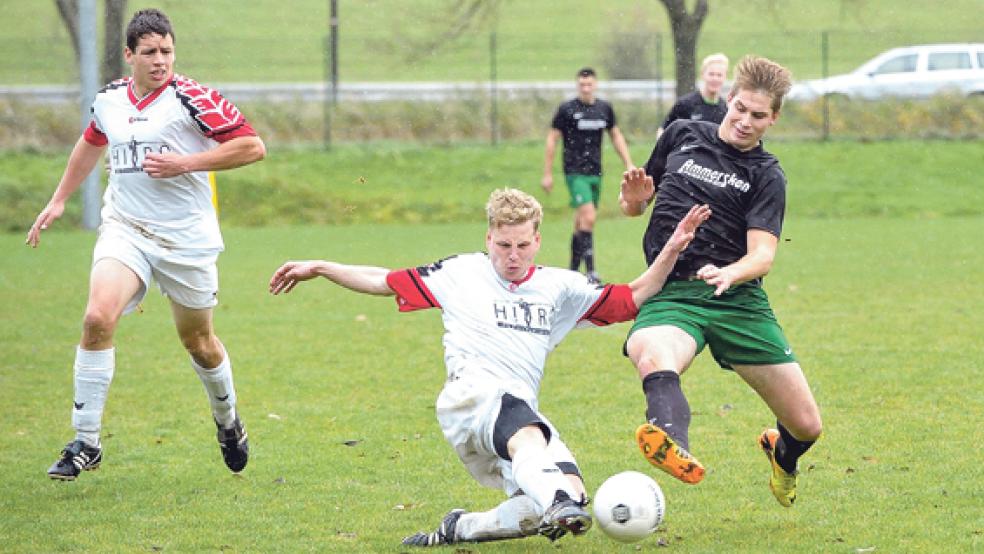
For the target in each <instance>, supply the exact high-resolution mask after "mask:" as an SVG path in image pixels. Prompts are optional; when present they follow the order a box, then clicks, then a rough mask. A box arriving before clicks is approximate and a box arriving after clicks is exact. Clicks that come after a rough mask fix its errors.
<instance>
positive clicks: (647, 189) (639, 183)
mask: <svg viewBox="0 0 984 554" xmlns="http://www.w3.org/2000/svg"><path fill="white" fill-rule="evenodd" d="M621 192H622V200H624V201H626V202H629V203H642V202H649V200H650V199H651V198H652V197H653V195H654V194H656V186H655V185H654V184H653V178H652V176H650V175H646V170H645V169H644V168H641V167H633V168H631V169H629V170H627V171H626V172H625V173H623V174H622V190H621Z"/></svg>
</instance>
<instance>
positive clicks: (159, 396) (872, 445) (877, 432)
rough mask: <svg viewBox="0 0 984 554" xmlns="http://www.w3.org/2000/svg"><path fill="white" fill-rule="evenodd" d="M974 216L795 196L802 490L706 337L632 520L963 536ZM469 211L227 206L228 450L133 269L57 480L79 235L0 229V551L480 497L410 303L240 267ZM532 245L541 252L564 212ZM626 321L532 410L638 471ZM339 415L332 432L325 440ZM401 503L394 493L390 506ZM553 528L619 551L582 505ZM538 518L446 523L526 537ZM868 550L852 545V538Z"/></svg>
mask: <svg viewBox="0 0 984 554" xmlns="http://www.w3.org/2000/svg"><path fill="white" fill-rule="evenodd" d="M980 224H981V221H980V218H979V217H975V218H965V217H946V218H918V219H911V218H896V217H878V216H873V217H847V218H835V219H831V218H817V217H796V218H792V219H791V220H790V221H789V222H788V225H787V229H786V233H785V236H786V238H788V239H790V241H789V242H785V243H783V246H782V247H781V250H780V256H779V259H778V262H777V268H776V270H775V271H774V273H773V274H772V275H771V276H770V277H769V278H768V280H767V286H766V288H767V290H768V291H769V293H770V295H771V296H772V301H773V304H774V306H775V308H776V310H777V313H778V315H779V317H780V320H781V321H782V322H783V323H784V326H785V329H786V331H787V333H788V335H789V336H790V338H791V340H792V342H793V344H794V345H795V346H796V348H797V351H798V353H799V356H800V357H801V359H802V361H803V364H804V366H805V368H806V369H807V371H808V374H809V376H810V379H811V383H812V386H813V389H814V391H815V393H816V396H817V398H818V401H819V402H820V404H821V408H822V410H823V415H824V421H825V428H826V431H825V433H826V436H825V438H824V439H823V440H822V441H821V442H820V443H818V445H817V446H816V447H815V448H814V450H813V451H812V452H811V453H810V454H809V455H808V456H807V458H805V459H804V468H803V470H804V471H803V473H804V476H803V478H802V485H801V495H800V501H799V503H798V504H797V505H796V507H795V508H793V509H788V510H787V509H783V508H781V507H780V506H778V504H776V503H775V501H774V500H773V499H772V497H771V495H770V494H769V492H768V489H767V487H766V479H767V471H768V466H767V462H766V461H765V459H764V457H763V456H762V455H761V453H760V452H759V451H758V450H757V449H756V448H755V444H754V439H755V436H756V434H757V433H758V431H759V430H760V429H761V428H762V427H763V426H766V425H769V424H770V423H771V419H770V418H769V416H768V412H767V410H766V408H765V407H764V405H763V404H762V403H761V402H760V401H759V400H758V399H757V398H756V397H755V396H754V395H753V394H752V393H751V392H750V390H748V389H747V387H745V386H744V385H743V384H741V383H740V382H739V380H738V379H737V378H736V377H735V376H734V375H732V374H730V373H726V372H722V371H720V370H718V369H716V367H714V366H713V364H712V362H711V361H710V359H709V357H707V356H706V355H705V356H703V357H701V358H699V360H698V362H697V363H696V364H695V366H694V367H693V368H692V369H691V371H690V372H689V373H688V376H687V378H686V379H685V389H686V390H687V392H688V394H689V397H690V403H691V406H692V408H693V410H694V423H693V427H692V431H691V436H692V443H693V446H694V450H695V452H696V453H697V454H698V456H700V457H701V459H702V460H703V461H704V462H705V464H707V465H708V466H709V468H710V473H709V475H708V478H707V479H705V481H704V483H702V484H701V485H700V486H698V487H689V486H685V485H682V484H679V483H677V482H672V481H670V480H668V479H666V478H663V477H662V476H660V475H656V478H657V479H658V480H659V482H660V483H661V485H662V486H663V489H664V492H665V493H666V496H667V499H668V506H669V508H668V509H669V512H668V515H667V519H666V522H665V524H664V525H663V527H662V528H661V529H660V530H659V531H658V532H657V535H656V537H654V538H650V539H648V540H647V541H645V542H643V543H641V545H640V546H639V548H640V549H641V550H642V551H657V550H660V549H662V548H663V547H661V546H659V543H658V541H659V540H660V539H662V541H663V542H664V543H665V544H667V545H668V546H669V548H671V549H672V550H675V551H679V552H720V551H722V550H727V551H747V552H762V551H772V552H871V551H877V552H926V551H936V552H968V551H972V550H975V549H980V548H982V547H984V536H982V533H984V518H982V512H981V509H980V507H981V505H982V501H984V498H982V492H981V487H980V483H981V482H982V479H984V474H982V470H981V466H980V460H981V455H982V450H981V444H982V440H981V439H982V438H984V437H982V435H981V431H980V425H979V422H980V421H981V419H982V417H984V409H982V406H984V397H982V389H981V387H979V386H978V385H977V383H978V382H979V380H980V379H981V378H982V377H984V367H982V362H981V360H982V359H984V347H982V343H981V341H980V335H979V329H981V328H982V327H984V316H982V314H981V311H980V310H979V309H977V307H978V306H980V305H982V302H984V293H982V292H981V289H980V287H979V282H978V279H977V278H976V277H975V276H979V275H981V274H984V262H982V258H981V256H980V255H979V252H978V251H977V246H976V242H975V241H973V240H965V239H963V237H972V236H974V235H976V234H977V233H979V229H980ZM641 229H642V221H641V220H624V219H618V220H606V221H603V222H602V225H601V227H600V228H599V235H598V252H599V256H600V260H599V264H600V266H601V268H602V269H603V270H604V272H605V274H606V276H607V277H608V278H610V279H614V280H626V279H629V278H631V277H633V276H634V274H635V273H636V272H637V271H639V270H640V267H641V259H640V258H641V256H640V254H639V252H638V246H637V244H638V237H639V235H640V233H641ZM482 232H483V228H482V225H481V224H466V223H457V224H440V225H432V224H422V225H401V224H391V225H352V226H339V227H321V226H294V227H281V228H264V229H244V228H230V229H227V230H226V238H227V243H228V250H227V252H226V254H224V256H223V258H222V260H221V264H220V267H221V272H222V285H223V288H222V303H221V306H220V307H219V308H218V311H217V314H218V315H217V321H218V331H219V333H220V335H221V336H222V338H223V340H224V341H225V343H226V344H227V346H228V348H229V350H230V352H231V353H232V355H233V360H234V364H235V368H236V379H237V385H238V389H239V397H240V399H241V408H242V413H243V416H244V419H245V421H246V422H247V425H248V428H249V430H250V436H251V439H252V446H253V457H252V460H251V462H250V467H249V468H247V470H246V471H245V473H244V474H243V476H242V477H232V476H230V475H229V474H228V473H227V471H226V470H225V468H224V467H223V466H222V464H221V461H220V457H219V454H218V451H217V449H216V447H215V444H214V438H213V427H212V424H211V422H210V421H209V416H208V408H207V403H206V400H205V397H204V395H203V393H202V390H201V385H199V384H198V382H197V379H196V377H195V376H194V374H193V372H192V371H191V369H190V368H189V367H188V364H187V362H186V358H185V356H184V355H183V354H182V352H181V348H180V346H179V344H178V342H177V340H176V339H175V336H174V332H173V330H172V328H171V327H170V324H169V321H168V319H169V316H168V309H167V307H166V305H165V303H164V301H163V300H162V299H161V298H160V296H159V295H158V294H156V292H152V293H151V294H150V295H149V296H148V299H147V300H146V301H145V303H144V308H145V311H144V313H142V314H138V315H132V316H129V317H127V318H126V319H125V320H124V321H123V323H122V325H121V327H120V332H119V334H118V340H117V348H118V370H117V374H116V380H115V382H114V385H113V390H112V394H111V396H110V401H109V405H108V408H107V414H106V419H105V427H104V432H105V437H106V438H105V448H106V461H105V463H104V466H103V467H102V468H101V469H100V470H99V471H97V472H93V473H87V474H85V475H83V476H82V478H81V479H80V480H79V481H77V482H75V483H59V482H51V481H49V480H48V479H47V478H45V477H44V475H43V472H44V470H45V468H46V467H47V465H48V464H49V463H50V462H51V461H52V460H53V459H54V456H55V454H57V450H58V448H60V446H61V444H62V443H63V441H65V440H67V439H68V438H69V437H70V426H69V413H70V406H69V400H70V395H71V393H70V390H71V369H70V368H71V360H72V345H73V343H75V341H76V340H77V338H78V330H79V318H80V316H81V311H82V308H83V303H84V296H85V294H84V291H85V287H86V271H85V268H86V266H87V264H88V258H89V255H90V248H91V245H92V242H93V236H92V235H91V234H87V233H81V232H62V233H53V234H50V235H48V236H46V237H45V243H44V244H43V245H42V247H41V249H40V250H37V251H31V250H29V249H27V248H24V247H23V246H21V245H20V243H21V240H22V237H21V235H20V234H6V235H0V247H2V248H3V251H4V252H5V255H4V259H3V262H2V268H3V269H2V272H0V303H2V305H3V306H5V307H6V309H5V310H4V311H5V315H4V318H3V319H2V320H0V321H2V324H0V337H2V340H3V344H4V348H3V349H2V354H0V368H2V369H0V403H2V405H3V406H4V407H5V410H4V411H3V415H2V416H0V468H2V471H3V474H4V476H5V477H4V479H3V480H2V482H0V512H2V513H3V514H4V516H3V518H0V544H3V548H2V550H4V551H6V552H49V551H56V550H68V551H75V550H86V551H132V552H147V551H151V552H157V551H163V552H189V551H213V552H214V551H235V552H274V551H277V552H301V551H311V552H396V551H400V550H401V549H400V548H399V547H398V542H399V539H400V538H401V537H402V536H404V535H405V534H407V533H410V532H412V531H415V530H418V529H423V528H428V527H431V526H433V525H435V524H436V523H437V521H438V520H439V519H440V517H441V516H442V515H443V514H444V512H445V511H446V510H447V509H450V508H452V507H455V506H462V507H465V508H468V509H483V508H486V507H489V506H491V505H493V504H494V503H496V502H498V500H499V497H498V495H497V493H495V492H494V491H491V490H485V489H481V488H479V487H478V486H477V485H475V484H473V483H472V482H471V480H470V478H469V477H468V476H467V474H466V472H465V471H464V470H463V469H462V468H461V467H460V466H459V464H458V463H457V460H456V458H455V456H454V454H453V453H452V451H451V450H450V448H448V447H447V446H446V445H445V443H444V441H443V439H442V437H441V435H440V431H439V429H438V427H437V425H436V422H435V421H434V417H433V403H434V398H435V396H436V394H437V392H438V390H439V388H440V386H441V383H442V380H443V374H444V370H443V367H442V354H441V348H440V318H439V317H438V314H437V313H436V312H430V313H415V314H405V315H401V314H398V313H396V310H395V306H394V305H393V304H392V300H390V299H374V298H367V297H362V296H359V295H356V294H353V293H349V292H347V291H343V290H341V289H335V288H332V287H330V286H329V285H328V283H327V282H320V283H316V284H311V285H309V286H306V287H302V288H300V289H298V290H297V291H296V292H295V293H294V294H292V295H290V296H287V297H284V298H274V297H271V296H269V295H268V294H267V293H266V291H265V289H266V281H267V279H268V277H269V274H270V273H271V272H272V271H273V269H275V268H276V266H277V265H279V263H281V262H282V261H283V260H285V259H288V258H305V257H314V256H317V257H333V258H335V259H341V260H345V261H349V262H354V263H370V264H384V265H389V266H394V267H395V266H406V265H412V264H417V263H421V262H426V261H431V260H433V259H436V258H437V257H440V256H442V255H444V254H447V253H450V252H455V251H472V250H476V249H479V248H481V239H482ZM544 232H545V239H544V240H545V244H546V245H547V246H546V247H545V248H544V250H543V252H542V255H541V258H540V261H541V262H543V263H548V264H563V263H564V261H565V257H566V252H565V250H566V249H565V247H564V245H565V244H566V242H567V241H566V238H567V224H566V221H563V222H562V221H559V220H558V219H557V218H552V219H551V220H550V221H548V222H547V225H546V227H545V230H544ZM625 330H626V327H625V326H624V325H619V326H615V327H611V328H606V329H602V330H595V331H578V332H576V333H575V334H573V335H572V336H570V337H568V340H567V342H565V343H564V344H563V345H561V347H560V348H559V349H558V350H557V352H556V353H555V354H554V355H553V356H552V357H551V359H550V361H549V363H548V368H547V374H546V379H545V382H544V387H543V392H542V409H543V410H544V412H545V413H547V414H548V415H550V416H551V418H552V419H553V420H554V422H555V423H556V424H557V425H558V427H559V428H560V429H561V431H562V432H563V433H564V436H565V437H566V439H567V442H568V443H569V444H570V445H571V446H572V448H573V449H574V451H575V453H576V455H577V456H578V459H579V462H580V464H581V466H582V469H583V470H584V472H585V476H586V480H587V484H588V486H589V488H590V489H592V490H593V489H594V488H595V487H597V486H598V485H599V484H600V483H601V481H602V480H603V479H604V478H605V477H607V476H608V475H610V474H612V473H615V472H617V471H621V470H627V469H634V470H640V471H647V472H648V471H649V470H648V469H647V466H646V463H645V461H643V460H642V458H641V457H640V456H639V455H638V454H637V452H636V450H635V447H634V445H633V444H632V439H631V432H632V429H634V426H635V425H636V424H637V423H638V422H639V421H640V419H641V417H642V414H643V411H644V402H643V398H642V395H641V392H640V388H639V384H638V380H637V378H636V377H635V376H634V371H633V370H632V368H631V365H630V364H629V363H628V362H627V361H626V360H625V359H623V358H622V357H621V356H620V354H619V349H620V345H621V342H622V340H623V337H624V332H625ZM347 441H356V443H355V444H354V446H347V445H346V442H347ZM401 507H402V509H401ZM557 548H559V549H560V550H562V551H567V552H633V551H638V550H637V549H636V548H635V547H632V546H618V545H616V544H615V543H613V542H611V541H610V540H608V539H607V538H606V537H604V535H602V534H601V533H600V532H597V531H593V532H591V533H589V534H588V535H587V536H586V537H583V538H580V539H578V540H571V539H565V540H562V541H561V542H559V543H558V546H557ZM546 549H548V546H547V543H546V541H544V540H542V539H531V540H527V541H521V542H514V543H498V544H483V545H465V546H464V548H463V549H461V550H456V551H457V552H527V551H538V550H546ZM870 549H875V550H870Z"/></svg>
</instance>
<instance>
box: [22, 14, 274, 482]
mask: <svg viewBox="0 0 984 554" xmlns="http://www.w3.org/2000/svg"><path fill="white" fill-rule="evenodd" d="M126 42H127V43H126V48H125V49H124V55H125V57H126V61H127V63H128V64H129V65H130V66H132V68H133V76H132V77H128V78H125V79H120V80H118V81H114V82H113V83H110V84H109V85H107V86H106V87H105V88H103V90H101V91H100V92H99V93H98V94H97V95H96V98H95V101H94V102H93V104H92V121H91V123H90V125H89V127H88V128H87V129H86V130H85V132H84V133H83V136H82V137H81V138H80V139H79V141H78V142H77V143H76V145H75V148H74V150H72V154H71V156H70V157H69V160H68V165H67V167H66V169H65V173H64V175H63V176H62V178H61V182H59V184H58V188H57V189H56V190H55V192H54V194H53V195H52V198H51V200H50V201H49V202H48V205H47V206H46V207H45V208H44V210H42V212H41V214H40V215H38V217H37V220H36V221H35V222H34V225H33V226H32V227H31V230H30V231H29V232H28V235H27V243H28V244H29V245H31V246H33V247H37V245H38V243H39V241H40V238H41V231H43V230H44V229H47V228H48V226H49V225H50V224H51V223H52V222H54V221H55V220H56V219H58V218H59V217H60V216H61V215H62V213H63V211H64V209H65V201H66V200H68V198H69V197H70V196H71V195H72V194H73V193H74V192H75V191H76V190H77V189H78V187H79V185H81V183H82V180H83V179H84V178H85V176H86V175H88V174H89V173H90V172H91V171H92V170H93V168H94V167H95V166H96V164H97V163H98V161H99V160H100V158H101V157H102V155H103V153H104V152H105V151H106V149H107V148H108V149H109V153H110V154H109V160H110V178H109V186H108V187H107V189H106V193H105V195H104V197H103V202H104V206H103V210H102V225H101V226H100V228H99V239H98V241H97V242H96V246H95V249H94V252H93V259H92V272H91V275H90V281H89V300H88V304H87V306H86V311H85V318H84V321H83V328H82V339H81V341H80V344H79V347H78V349H77V351H76V357H75V368H74V376H75V377H74V378H75V399H74V409H73V411H72V425H73V427H74V428H75V430H76V437H75V439H74V440H73V441H71V442H69V443H68V445H67V446H66V447H65V449H64V450H63V451H62V454H61V456H60V457H59V459H58V460H56V461H55V463H54V464H52V466H51V468H50V469H48V475H49V476H50V477H51V478H53V479H62V480H68V481H71V480H74V479H75V478H76V477H78V475H79V473H81V471H83V470H90V469H96V468H97V467H98V466H99V464H100V463H101V462H102V457H103V453H102V446H101V443H100V439H99V435H100V430H101V427H102V413H103V408H104V406H105V402H106V396H107V393H108V392H109V384H110V382H111V380H112V378H113V372H114V369H115V349H114V347H113V334H114V332H115V330H116V325H117V323H118V322H119V319H120V317H121V316H122V315H123V314H125V313H129V312H130V311H133V310H134V309H135V308H136V307H137V305H138V304H139V303H140V300H141V299H142V298H143V296H144V295H145V294H146V292H147V289H148V287H149V286H150V282H151V280H155V281H157V284H158V286H159V288H160V290H161V292H162V293H163V294H164V295H166V296H167V297H168V298H169V299H170V303H171V309H172V312H173V316H174V323H175V326H176V327H177V331H178V336H179V337H180V339H181V342H182V344H183V345H184V347H185V349H187V351H188V353H189V354H190V355H191V365H192V367H193V368H194V369H195V371H196V372H197V373H198V375H199V377H200V378H201V381H202V383H203V384H204V386H205V390H206V392H207V394H208V397H209V402H210V404H211V408H212V415H213V418H214V419H215V424H216V427H217V429H218V440H219V446H220V448H221V451H222V456H223V459H224V461H225V464H226V466H228V467H229V469H231V470H232V471H233V472H237V473H238V472H239V471H241V470H242V469H243V468H244V467H245V466H246V462H247V459H248V455H249V446H248V443H247V437H246V431H245V429H244V428H243V425H242V422H241V421H240V419H239V416H238V413H237V411H236V391H235V388H234V387H233V382H232V366H231V364H230V361H229V356H228V355H227V353H226V351H225V348H224V347H223V345H222V343H221V342H220V341H219V339H218V337H217V336H215V332H214V329H213V326H212V308H213V307H214V306H215V305H216V304H217V299H216V297H217V294H218V270H217V269H216V260H217V258H218V255H219V253H220V252H221V251H222V249H223V243H222V236H221V234H220V233H219V224H218V219H217V218H216V214H215V209H214V207H213V205H212V201H211V190H210V188H209V183H208V172H209V171H215V170H222V169H231V168H235V167H240V166H243V165H246V164H249V163H252V162H255V161H258V160H260V159H262V158H263V156H264V155H265V148H264V145H263V141H262V140H260V138H259V137H258V136H256V133H255V132H254V131H253V129H252V127H251V126H250V125H249V123H247V121H246V119H245V118H244V117H243V115H242V114H241V113H240V112H239V110H238V109H236V107H235V106H234V105H233V104H232V103H230V102H228V101H227V100H225V99H224V98H223V97H222V96H221V95H220V94H219V93H218V92H217V91H214V90H211V89H209V88H207V87H205V86H202V85H200V84H198V83H196V82H194V81H192V80H191V79H187V78H185V77H181V76H179V75H175V74H174V73H173V69H172V65H173V63H174V32H173V30H172V28H171V23H170V21H169V20H168V19H167V16H165V15H164V14H163V13H161V12H160V11H158V10H153V9H150V10H142V11H139V12H137V13H136V14H134V16H133V18H132V19H131V20H130V23H129V24H128V25H127V30H126Z"/></svg>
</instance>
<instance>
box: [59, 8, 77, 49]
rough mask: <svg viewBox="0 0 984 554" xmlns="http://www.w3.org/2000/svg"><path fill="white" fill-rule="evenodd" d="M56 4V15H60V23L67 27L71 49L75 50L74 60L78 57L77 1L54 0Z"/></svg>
mask: <svg viewBox="0 0 984 554" xmlns="http://www.w3.org/2000/svg"><path fill="white" fill-rule="evenodd" d="M55 5H56V6H58V15H59V16H61V20H62V23H64V24H65V28H66V29H68V36H69V38H70V39H71V40H72V50H74V51H75V59H76V61H77V60H78V59H79V2H78V0H55Z"/></svg>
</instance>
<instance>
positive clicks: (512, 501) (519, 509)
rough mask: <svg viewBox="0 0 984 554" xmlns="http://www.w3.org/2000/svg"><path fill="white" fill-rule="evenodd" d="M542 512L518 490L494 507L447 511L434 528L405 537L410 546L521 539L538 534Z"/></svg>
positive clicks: (404, 540) (404, 541)
mask: <svg viewBox="0 0 984 554" xmlns="http://www.w3.org/2000/svg"><path fill="white" fill-rule="evenodd" d="M542 515H543V514H542V512H540V511H539V509H538V507H537V505H536V503H535V502H534V501H533V499H532V498H530V497H529V496H527V495H525V494H523V493H522V492H518V493H516V494H514V495H513V496H511V497H509V498H507V499H506V500H505V501H503V502H502V503H500V504H499V505H498V506H496V507H495V508H492V509H491V510H487V511H484V512H466V511H465V510H462V509H460V508H456V509H454V510H451V511H450V512H448V513H447V514H446V515H445V516H444V518H443V519H442V520H441V524H440V525H439V526H438V527H437V529H436V530H435V531H432V532H426V531H422V532H419V533H415V534H413V535H410V536H409V537H406V538H404V539H403V544H404V545H407V546H440V545H444V544H456V543H461V542H487V541H500V540H507V539H521V538H524V537H530V536H533V535H536V534H537V531H538V529H539V527H540V519H541V517H542Z"/></svg>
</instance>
